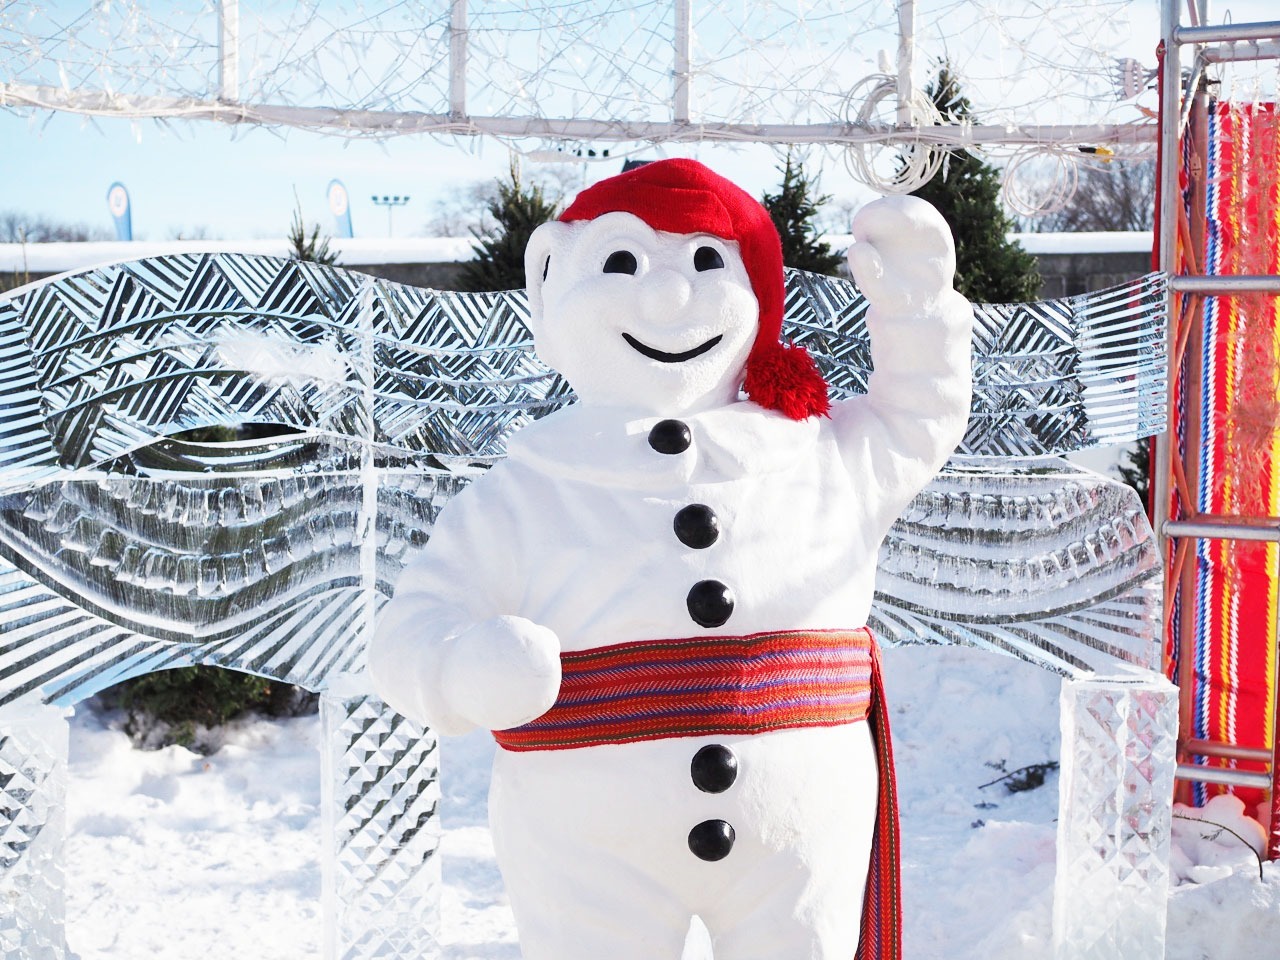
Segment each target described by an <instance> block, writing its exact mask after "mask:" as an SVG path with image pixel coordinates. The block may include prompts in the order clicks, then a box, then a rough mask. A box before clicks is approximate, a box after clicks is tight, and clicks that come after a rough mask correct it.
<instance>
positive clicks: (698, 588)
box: [685, 580, 733, 627]
mask: <svg viewBox="0 0 1280 960" xmlns="http://www.w3.org/2000/svg"><path fill="white" fill-rule="evenodd" d="M685 603H686V604H688V607H689V616H691V617H693V622H694V623H696V624H697V625H698V626H700V627H718V626H720V625H721V624H722V623H724V622H725V621H726V620H728V619H729V617H730V615H731V614H732V613H733V591H731V590H730V589H729V588H728V587H726V586H725V585H724V584H723V583H721V582H720V581H719V580H699V581H698V582H697V583H695V584H694V585H693V588H692V589H691V590H690V591H689V597H688V599H687V600H686V601H685Z"/></svg>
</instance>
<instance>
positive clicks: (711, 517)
mask: <svg viewBox="0 0 1280 960" xmlns="http://www.w3.org/2000/svg"><path fill="white" fill-rule="evenodd" d="M675 529H676V536H677V537H678V538H679V539H680V542H681V543H683V544H684V545H685V546H686V547H693V549H695V550H704V549H706V548H707V547H709V546H711V545H712V544H713V543H715V542H716V541H717V540H718V539H720V518H719V517H717V516H716V514H715V511H714V510H712V509H711V508H710V507H708V506H707V505H706V504H705V503H691V504H689V506H687V507H683V508H681V510H680V512H679V513H677V514H676V522H675Z"/></svg>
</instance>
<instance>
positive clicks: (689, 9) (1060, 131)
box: [0, 0, 1154, 211]
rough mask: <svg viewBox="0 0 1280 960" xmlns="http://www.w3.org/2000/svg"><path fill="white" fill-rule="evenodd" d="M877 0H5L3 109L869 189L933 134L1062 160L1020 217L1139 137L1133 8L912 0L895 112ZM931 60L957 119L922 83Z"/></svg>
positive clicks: (890, 8) (887, 29) (0, 22)
mask: <svg viewBox="0 0 1280 960" xmlns="http://www.w3.org/2000/svg"><path fill="white" fill-rule="evenodd" d="M896 7H897V5H896V4H894V5H886V4H882V3H880V2H877V0H808V2H806V3H805V4H803V5H799V4H795V3H794V2H792V0H523V2H520V0H502V2H498V0H427V2H422V0H412V2H411V0H259V2H256V3H252V4H245V5H243V6H242V5H241V4H240V3H239V2H238V0H166V2H161V0H98V2H96V3H94V4H92V5H88V6H76V7H74V8H72V7H68V6H67V5H66V4H62V3H45V2H37V0H11V2H9V3H6V4H3V5H0V108H5V109H10V110H23V109H37V110H41V111H46V110H49V111H53V110H58V111H70V112H74V113H78V114H82V115H86V116H103V117H106V116H116V117H130V118H135V119H140V118H152V119H156V120H161V121H169V120H209V119H213V120H218V121H221V122H226V123H235V124H259V125H267V126H272V127H277V128H288V127H297V128H304V129H311V130H318V131H323V132H325V133H330V134H336V135H342V136H353V137H387V136H395V135H401V134H414V133H432V134H437V135H442V134H443V135H454V136H490V137H497V138H500V139H502V140H504V142H507V143H508V144H510V145H512V146H513V148H514V149H516V150H518V151H520V152H523V153H526V154H528V153H530V152H537V151H545V150H546V149H547V145H548V144H555V143H563V142H566V141H568V142H570V143H577V144H591V143H604V142H609V143H614V144H625V143H631V144H638V143H662V142H692V141H699V140H701V141H719V142H766V143H779V144H781V143H797V144H805V143H821V144H832V145H839V146H843V147H844V148H846V153H845V161H846V164H847V166H848V167H849V169H850V171H851V173H853V175H854V176H856V177H858V178H859V179H860V180H862V181H863V182H865V183H868V184H870V185H872V186H874V187H876V188H877V189H880V190H883V191H888V192H901V191H904V190H910V189H913V188H914V186H917V185H918V184H919V183H921V182H923V181H924V180H927V179H928V178H929V176H931V175H932V173H933V172H936V171H937V169H939V166H940V164H941V163H943V162H944V158H945V156H946V149H944V148H959V149H978V148H981V149H982V150H984V151H985V153H984V155H986V156H999V155H1001V154H1003V155H1005V156H1007V157H1008V160H1009V163H1010V164H1011V166H1012V173H1014V174H1016V173H1017V172H1018V171H1019V169H1021V168H1023V166H1024V165H1025V164H1026V163H1028V162H1029V158H1031V157H1048V158H1049V159H1050V160H1051V161H1052V162H1053V163H1055V164H1058V165H1060V166H1061V176H1059V177H1057V178H1056V179H1055V181H1054V183H1055V185H1054V186H1053V187H1051V188H1050V193H1049V194H1048V195H1042V196H1033V195H1031V192H1030V191H1031V190H1032V187H1031V186H1029V184H1030V179H1031V178H1027V177H1023V178H1021V179H1022V181H1024V182H1022V183H1021V184H1020V185H1018V186H1015V187H1012V188H1011V191H1010V195H1009V196H1010V200H1011V202H1012V203H1014V204H1015V205H1017V207H1018V209H1019V210H1023V209H1027V210H1030V209H1035V210H1040V211H1044V210H1047V209H1052V208H1053V207H1054V206H1055V205H1057V204H1060V203H1062V202H1063V200H1064V197H1065V196H1067V195H1069V193H1070V189H1071V186H1070V185H1071V184H1073V183H1074V179H1073V174H1072V173H1071V172H1070V171H1069V169H1068V168H1073V167H1074V161H1075V160H1076V158H1077V153H1076V150H1077V148H1078V147H1079V146H1082V145H1085V146H1088V145H1097V144H1138V143H1144V142H1148V141H1149V140H1150V139H1151V138H1152V137H1153V136H1154V127H1153V125H1152V123H1151V121H1150V119H1149V117H1145V116H1143V115H1142V114H1141V113H1140V112H1139V111H1138V110H1136V109H1135V103H1134V100H1133V97H1134V96H1135V95H1136V96H1137V97H1143V96H1147V92H1146V90H1145V86H1146V85H1145V83H1144V82H1141V81H1142V80H1145V79H1146V68H1145V67H1144V66H1142V65H1141V64H1140V63H1139V62H1138V61H1135V60H1133V58H1132V52H1133V51H1132V50H1131V49H1130V47H1131V46H1132V39H1131V38H1132V37H1133V35H1134V33H1135V29H1136V25H1135V23H1134V22H1133V19H1132V18H1133V16H1134V14H1135V12H1138V13H1140V12H1141V11H1142V10H1145V8H1142V5H1141V4H1139V3H1136V2H1135V0H915V4H914V7H915V13H914V17H913V18H912V23H913V31H914V35H913V36H912V37H911V38H910V39H911V46H910V49H911V50H912V51H913V53H914V63H915V64H916V66H915V76H914V77H911V71H910V70H907V72H906V74H905V75H906V76H907V77H909V78H911V80H912V85H913V87H914V89H913V91H912V95H911V97H910V117H911V120H912V122H911V123H909V124H904V123H903V122H902V119H903V116H904V111H903V110H902V109H900V108H902V107H903V105H902V104H900V103H899V102H898V94H897V84H898V82H899V81H900V80H901V79H902V77H903V76H904V74H903V72H902V69H901V67H900V65H899V69H898V70H897V71H895V69H894V66H893V65H892V64H890V63H889V62H888V58H887V56H885V55H884V54H882V53H881V51H894V50H899V51H900V50H902V49H903V48H902V47H901V46H900V44H899V22H898V11H897V9H896ZM1135 8H1141V10H1139V11H1135ZM681 11H684V12H683V13H681ZM680 16H685V17H686V18H687V22H686V24H685V27H686V28H685V29H683V30H682V29H681V28H680V24H679V23H678V22H677V21H678V20H679V19H680ZM681 38H683V39H681ZM1146 46H1147V47H1148V48H1153V47H1154V37H1152V38H1151V43H1150V44H1147V45H1146ZM1125 57H1128V58H1129V64H1130V65H1129V67H1128V68H1127V70H1124V69H1121V70H1118V69H1117V66H1116V62H1117V60H1118V59H1123V58H1125ZM1135 63H1137V64H1138V65H1137V66H1134V65H1133V64H1135ZM943 64H945V65H946V67H947V69H948V70H949V71H950V72H951V74H952V75H953V76H954V77H955V78H956V79H957V80H958V82H959V84H960V87H961V90H962V91H963V94H964V97H965V98H966V101H967V106H968V108H969V109H968V110H967V111H966V115H965V117H964V118H961V119H957V118H956V117H953V116H951V115H950V114H949V113H948V112H947V111H945V110H944V111H939V110H938V109H937V108H936V106H935V105H934V104H933V102H932V99H931V98H930V97H929V96H928V95H927V93H925V92H924V91H925V88H926V86H927V84H928V81H929V79H930V77H932V76H936V72H937V70H938V69H939V68H940V66H941V65H943ZM677 67H679V69H677ZM677 74H678V75H677ZM1135 77H1137V78H1139V82H1137V83H1135V82H1134V78H1135ZM1135 87H1136V88H1137V89H1135ZM1117 90H1120V91H1121V92H1122V95H1126V96H1128V97H1129V98H1130V99H1128V100H1121V99H1118V98H1117ZM531 143H536V144H537V146H532V147H531V146H530V144H531ZM626 152H628V150H627V148H621V149H615V150H613V151H612V153H613V155H614V156H617V155H620V154H622V153H626Z"/></svg>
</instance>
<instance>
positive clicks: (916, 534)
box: [871, 457, 1163, 676]
mask: <svg viewBox="0 0 1280 960" xmlns="http://www.w3.org/2000/svg"><path fill="white" fill-rule="evenodd" d="M876 586H877V594H876V604H875V607H874V609H873V611H872V618H871V626H872V628H873V629H874V630H875V632H876V635H877V636H878V637H880V638H881V639H882V641H884V642H887V643H964V644H969V645H971V646H976V647H983V648H986V649H990V650H996V651H1000V652H1003V653H1010V654H1013V655H1014V656H1017V657H1020V658H1022V659H1024V660H1030V661H1032V662H1035V663H1039V664H1040V665H1042V666H1044V667H1047V668H1048V669H1051V670H1056V671H1058V672H1059V673H1063V674H1065V675H1068V676H1080V675H1087V674H1090V673H1092V672H1094V671H1097V670H1102V671H1106V670H1108V669H1110V668H1111V665H1112V664H1113V663H1114V662H1115V661H1116V660H1123V661H1127V662H1129V663H1132V664H1135V665H1137V666H1140V667H1143V668H1146V669H1156V668H1157V667H1158V664H1159V657H1160V650H1159V633H1158V630H1157V628H1156V625H1157V624H1158V623H1159V617H1160V610H1161V591H1162V587H1163V578H1162V573H1161V569H1160V559H1159V555H1158V553H1157V552H1156V545H1155V536H1154V534H1153V533H1152V530H1151V525H1150V523H1149V522H1148V521H1147V516H1146V512H1145V511H1144V510H1143V508H1142V504H1141V502H1140V501H1139V500H1138V497H1137V495H1136V494H1135V493H1134V492H1133V491H1132V490H1131V489H1130V488H1129V487H1127V486H1125V485H1124V484H1121V483H1117V482H1115V481H1114V480H1108V479H1107V478H1105V477H1102V476H1099V475H1097V474H1095V473H1090V472H1089V471H1086V470H1080V469H1078V468H1076V467H1073V466H1071V465H1070V464H1068V463H1066V462H1065V461H1062V460H1055V459H1042V460H1005V461H998V460H991V459H981V460H979V459H975V458H967V457H957V458H955V459H953V460H952V461H951V462H950V463H949V464H948V465H947V467H946V469H945V470H944V471H943V472H942V474H941V475H939V477H938V478H937V479H936V480H935V481H934V482H933V483H932V484H931V485H930V486H929V487H928V488H927V489H926V490H924V491H923V492H922V493H921V494H920V495H919V496H917V497H916V499H915V500H914V501H913V502H912V504H911V505H910V506H909V507H908V508H907V510H906V512H905V513H904V514H903V515H902V517H901V518H900V519H899V520H898V522H897V523H895V524H894V526H893V529H892V530H891V531H890V532H889V535H888V537H887V538H886V539H885V544H884V547H883V549H882V550H881V553H880V564H879V569H878V573H877V579H876Z"/></svg>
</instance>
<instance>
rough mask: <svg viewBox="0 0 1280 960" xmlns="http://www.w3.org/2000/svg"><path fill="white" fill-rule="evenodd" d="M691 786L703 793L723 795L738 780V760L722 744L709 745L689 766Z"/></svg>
mask: <svg viewBox="0 0 1280 960" xmlns="http://www.w3.org/2000/svg"><path fill="white" fill-rule="evenodd" d="M689 773H690V775H691V776H692V777H693V785H694V786H695V787H697V788H698V789H699V790H701V791H702V792H703V793H724V792H725V791H726V790H728V789H729V788H730V787H732V786H733V781H735V780H737V779H738V758H737V757H736V756H734V753H733V751H732V750H730V749H729V748H728V747H726V746H725V745H724V744H722V743H709V744H707V745H706V746H705V747H703V748H702V749H701V750H699V751H698V752H697V753H695V754H694V755H693V762H692V763H691V764H689Z"/></svg>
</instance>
